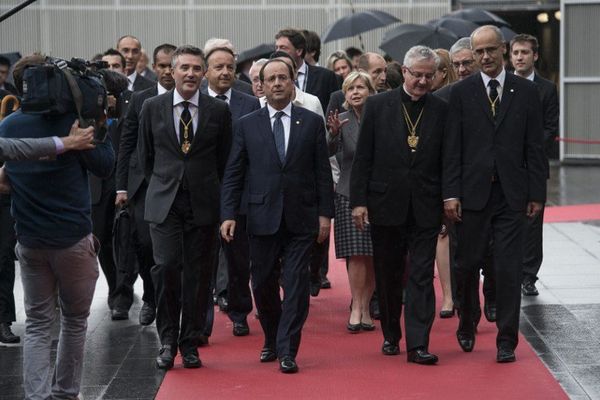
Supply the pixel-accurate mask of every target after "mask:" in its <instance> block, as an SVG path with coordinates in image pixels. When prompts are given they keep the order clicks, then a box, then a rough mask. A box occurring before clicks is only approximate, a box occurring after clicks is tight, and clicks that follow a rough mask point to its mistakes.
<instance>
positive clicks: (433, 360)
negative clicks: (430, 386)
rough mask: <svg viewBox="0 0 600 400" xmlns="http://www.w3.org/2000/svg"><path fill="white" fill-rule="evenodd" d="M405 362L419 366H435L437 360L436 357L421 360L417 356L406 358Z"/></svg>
mask: <svg viewBox="0 0 600 400" xmlns="http://www.w3.org/2000/svg"><path fill="white" fill-rule="evenodd" d="M407 361H408V362H409V363H414V364H419V365H435V364H437V362H438V358H437V357H436V356H433V355H432V356H431V357H426V358H421V357H419V356H408V358H407Z"/></svg>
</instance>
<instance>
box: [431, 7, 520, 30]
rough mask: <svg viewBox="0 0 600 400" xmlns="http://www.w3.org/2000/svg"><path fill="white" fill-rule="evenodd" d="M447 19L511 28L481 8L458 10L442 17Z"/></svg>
mask: <svg viewBox="0 0 600 400" xmlns="http://www.w3.org/2000/svg"><path fill="white" fill-rule="evenodd" d="M446 17H449V18H458V19H466V20H467V21H471V22H474V23H476V24H477V25H496V26H498V27H501V26H509V27H510V24H509V23H508V22H506V21H505V20H503V19H502V18H500V17H499V16H497V15H496V14H494V13H491V12H489V11H486V10H482V9H480V8H463V9H462V10H456V11H453V12H451V13H449V14H446V15H444V16H442V18H446Z"/></svg>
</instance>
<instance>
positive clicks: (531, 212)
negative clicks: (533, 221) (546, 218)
mask: <svg viewBox="0 0 600 400" xmlns="http://www.w3.org/2000/svg"><path fill="white" fill-rule="evenodd" d="M543 206H544V204H543V203H538V202H537V201H530V202H529V203H527V216H528V217H529V218H533V217H535V216H536V215H538V214H539V213H540V212H541V211H542V207H543Z"/></svg>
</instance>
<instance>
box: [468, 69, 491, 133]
mask: <svg viewBox="0 0 600 400" xmlns="http://www.w3.org/2000/svg"><path fill="white" fill-rule="evenodd" d="M475 74H476V75H475V76H474V77H473V80H472V83H473V98H474V100H475V101H476V102H477V103H479V105H480V106H481V107H482V109H483V112H484V113H485V115H487V117H488V119H489V120H490V122H491V123H492V125H493V124H494V117H493V116H492V109H491V108H490V99H489V98H488V95H487V89H486V87H485V85H484V84H483V78H481V75H480V74H479V72H476V73H475Z"/></svg>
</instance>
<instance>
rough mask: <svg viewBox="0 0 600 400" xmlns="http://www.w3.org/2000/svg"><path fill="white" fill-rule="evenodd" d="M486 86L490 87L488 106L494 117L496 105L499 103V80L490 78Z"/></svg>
mask: <svg viewBox="0 0 600 400" xmlns="http://www.w3.org/2000/svg"><path fill="white" fill-rule="evenodd" d="M488 86H489V87H490V95H489V96H490V107H491V109H492V116H493V117H494V118H495V117H496V113H497V111H498V106H499V105H500V98H499V97H498V86H500V82H498V81H497V80H496V79H492V80H490V81H489V83H488Z"/></svg>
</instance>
